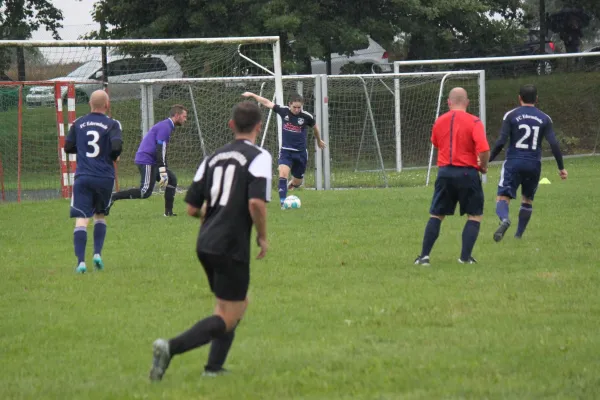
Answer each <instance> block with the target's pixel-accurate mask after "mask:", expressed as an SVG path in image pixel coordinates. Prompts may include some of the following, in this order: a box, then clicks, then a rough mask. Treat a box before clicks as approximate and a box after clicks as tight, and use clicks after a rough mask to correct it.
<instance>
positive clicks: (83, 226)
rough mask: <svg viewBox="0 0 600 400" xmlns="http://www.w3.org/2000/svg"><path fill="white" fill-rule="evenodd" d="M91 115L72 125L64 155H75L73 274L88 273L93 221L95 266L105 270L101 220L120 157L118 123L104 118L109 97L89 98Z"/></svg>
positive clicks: (94, 95)
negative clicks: (89, 231) (89, 228)
mask: <svg viewBox="0 0 600 400" xmlns="http://www.w3.org/2000/svg"><path fill="white" fill-rule="evenodd" d="M90 108H91V112H90V113H89V114H87V115H85V116H83V117H81V118H78V119H77V120H75V122H73V125H71V128H70V129H69V134H68V135H67V137H66V138H65V147H64V150H65V153H69V154H77V167H76V170H75V182H74V184H73V195H72V197H71V218H75V231H74V232H73V246H74V248H75V256H76V257H77V262H78V264H77V268H76V270H75V271H76V272H78V273H84V272H86V271H87V268H86V265H85V247H86V244H87V226H88V223H89V219H90V218H91V217H92V216H93V217H94V258H93V260H94V265H95V267H96V269H97V270H102V269H103V268H104V263H103V261H102V257H101V253H102V247H103V245H104V238H105V237H106V221H105V219H104V216H105V214H106V209H107V207H108V205H109V203H110V195H111V193H112V189H113V186H114V183H115V169H114V165H113V162H114V161H116V160H117V158H118V157H119V155H120V154H121V150H122V147H123V142H122V139H121V123H120V122H119V121H117V120H115V119H112V118H110V117H108V116H107V115H106V113H107V111H108V108H109V98H108V94H106V92H104V91H102V90H97V91H95V92H94V93H92V95H91V96H90Z"/></svg>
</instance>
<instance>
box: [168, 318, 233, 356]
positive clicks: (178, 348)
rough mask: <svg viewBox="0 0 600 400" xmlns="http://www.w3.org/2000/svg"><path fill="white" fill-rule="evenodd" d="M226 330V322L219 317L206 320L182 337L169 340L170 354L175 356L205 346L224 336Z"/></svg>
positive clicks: (198, 323)
mask: <svg viewBox="0 0 600 400" xmlns="http://www.w3.org/2000/svg"><path fill="white" fill-rule="evenodd" d="M226 328H227V327H226V326H225V321H223V318H221V317H219V316H218V315H212V316H210V317H208V318H204V319H203V320H202V321H199V322H197V323H196V325H194V326H192V327H191V328H190V329H188V330H187V331H185V332H183V333H182V334H181V335H179V336H177V337H175V338H173V339H171V340H169V353H171V356H174V355H177V354H182V353H185V352H186V351H190V350H193V349H195V348H197V347H200V346H204V345H205V344H206V343H208V342H210V341H211V340H212V339H214V338H217V337H219V336H221V335H223V334H224V333H225V330H226Z"/></svg>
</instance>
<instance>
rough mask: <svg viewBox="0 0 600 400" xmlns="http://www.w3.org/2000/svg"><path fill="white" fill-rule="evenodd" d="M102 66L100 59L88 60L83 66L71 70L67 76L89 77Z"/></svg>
mask: <svg viewBox="0 0 600 400" xmlns="http://www.w3.org/2000/svg"><path fill="white" fill-rule="evenodd" d="M101 66H102V64H101V63H100V61H88V62H86V63H85V64H83V65H82V66H80V67H78V68H77V69H75V70H74V71H72V72H70V73H69V75H67V77H69V78H87V77H89V76H90V75H91V74H93V73H94V72H96V70H98V69H99V68H100V67H101Z"/></svg>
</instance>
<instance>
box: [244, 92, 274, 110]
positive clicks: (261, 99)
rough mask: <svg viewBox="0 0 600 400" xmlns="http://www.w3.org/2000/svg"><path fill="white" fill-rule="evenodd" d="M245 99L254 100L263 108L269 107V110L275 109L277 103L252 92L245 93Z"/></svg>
mask: <svg viewBox="0 0 600 400" xmlns="http://www.w3.org/2000/svg"><path fill="white" fill-rule="evenodd" d="M242 96H243V97H249V98H252V99H254V100H256V101H258V102H259V103H260V104H262V105H263V106H265V107H267V108H274V107H275V103H273V102H272V101H271V100H269V99H266V98H264V97H261V96H259V95H257V94H254V93H252V92H244V93H242Z"/></svg>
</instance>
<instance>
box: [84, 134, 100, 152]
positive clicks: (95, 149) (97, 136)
mask: <svg viewBox="0 0 600 400" xmlns="http://www.w3.org/2000/svg"><path fill="white" fill-rule="evenodd" d="M87 136H91V137H92V138H91V139H90V140H88V142H87V144H88V146H91V147H92V149H93V151H92V152H91V153H89V152H86V153H85V155H86V156H88V157H89V158H95V157H98V154H100V146H98V140H100V134H99V133H98V132H96V131H88V132H87Z"/></svg>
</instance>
